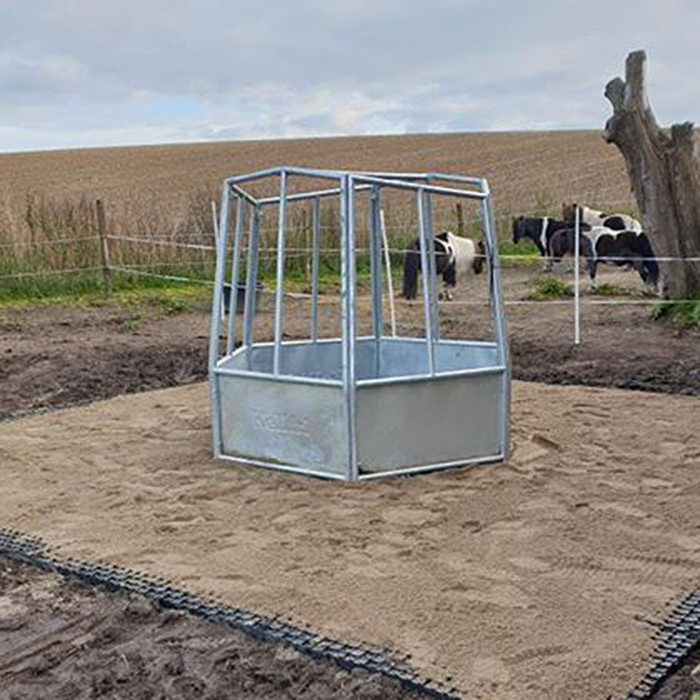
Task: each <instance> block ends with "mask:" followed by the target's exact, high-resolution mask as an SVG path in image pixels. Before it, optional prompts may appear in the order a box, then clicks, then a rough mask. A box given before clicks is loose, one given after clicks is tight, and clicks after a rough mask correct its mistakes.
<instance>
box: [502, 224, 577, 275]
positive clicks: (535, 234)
mask: <svg viewBox="0 0 700 700" xmlns="http://www.w3.org/2000/svg"><path fill="white" fill-rule="evenodd" d="M563 228H568V224H567V223H566V222H565V221H559V219H554V218H552V217H551V216H542V217H527V216H518V217H517V218H515V219H513V243H514V244H516V245H517V244H518V243H519V242H520V241H522V240H529V241H532V242H533V243H534V244H535V245H536V246H537V250H539V251H540V255H541V256H542V257H543V258H545V264H544V267H543V268H542V272H551V271H552V263H553V260H552V251H551V241H552V237H553V236H554V234H555V233H556V232H557V231H559V230H561V229H563ZM588 228H590V226H588V224H583V223H582V224H581V230H584V229H588Z"/></svg>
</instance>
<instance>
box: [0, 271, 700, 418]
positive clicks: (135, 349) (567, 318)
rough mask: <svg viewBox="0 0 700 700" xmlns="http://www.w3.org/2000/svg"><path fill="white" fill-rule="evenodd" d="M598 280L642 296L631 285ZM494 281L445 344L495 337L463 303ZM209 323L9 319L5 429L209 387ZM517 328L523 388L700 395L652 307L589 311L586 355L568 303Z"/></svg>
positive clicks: (333, 321) (513, 327) (0, 320)
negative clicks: (83, 406) (28, 419)
mask: <svg viewBox="0 0 700 700" xmlns="http://www.w3.org/2000/svg"><path fill="white" fill-rule="evenodd" d="M599 277H600V278H601V282H603V283H605V282H608V283H610V282H613V283H615V284H616V285H618V286H621V287H624V286H625V285H626V286H627V287H628V288H629V290H630V291H631V292H632V293H639V285H638V284H636V282H635V279H634V277H633V276H631V275H630V274H626V273H624V272H609V271H607V270H603V272H602V273H601V274H600V275H599ZM532 279H533V272H532V271H531V270H527V269H526V270H521V269H514V270H506V275H505V283H504V288H505V290H506V297H507V299H509V300H511V301H521V300H522V299H523V298H524V296H526V294H527V292H528V291H531V290H532ZM484 281H485V280H484V276H482V278H480V279H479V280H478V282H479V286H478V287H476V288H475V287H474V286H473V283H471V284H472V286H471V287H470V289H469V296H467V294H466V293H465V292H464V291H463V290H462V291H461V293H460V294H459V295H458V296H457V300H456V301H455V302H452V303H449V302H448V303H443V304H442V305H441V320H442V328H443V334H444V336H445V337H464V335H465V334H467V337H481V338H488V337H489V331H490V321H489V318H488V315H487V311H486V310H485V309H484V308H483V307H478V306H467V305H465V304H464V302H465V301H466V300H467V299H468V300H473V299H476V300H478V299H480V298H482V296H483V293H484ZM588 300H589V301H590V300H593V299H592V298H590V299H588ZM635 300H636V301H640V299H639V298H636V299H635ZM585 303H586V297H584V304H585ZM397 304H398V307H397V316H398V325H399V331H400V332H401V333H404V334H408V335H413V334H418V333H420V332H421V317H420V314H421V313H422V303H421V302H420V300H419V301H418V302H417V303H414V304H409V303H406V302H401V301H397ZM366 308H367V307H366V304H365V310H366ZM326 311H327V313H326V316H325V317H324V316H323V313H322V318H321V320H322V322H324V321H325V323H326V330H327V332H328V333H332V332H334V331H337V326H338V313H337V309H336V308H335V307H332V306H331V304H330V303H329V304H328V309H327V310H326ZM322 312H323V307H322ZM368 316H369V314H368V313H365V319H366V318H368ZM209 318H210V314H209V305H208V303H207V302H202V303H200V304H194V305H193V306H192V307H191V308H190V309H189V310H188V311H186V312H183V313H179V314H166V313H163V312H162V311H159V310H158V309H157V308H137V309H134V308H118V307H114V306H105V307H95V308H66V307H57V306H49V307H39V308H34V309H30V310H27V309H24V310H22V311H14V312H13V311H7V310H5V311H0V418H1V417H3V416H8V415H14V414H17V413H18V412H20V413H21V412H23V411H30V410H37V409H41V408H59V407H63V406H70V405H74V404H77V403H83V402H88V401H94V400H98V399H104V398H109V397H112V396H116V395H119V394H125V393H133V392H137V391H146V390H150V389H157V388H163V387H170V386H178V385H182V384H187V383H192V382H196V381H199V380H202V379H204V378H205V377H206V356H207V344H208V334H209ZM307 318H308V302H307V301H304V300H297V301H295V300H288V302H287V308H286V317H285V322H286V325H285V331H286V337H303V336H304V335H305V334H306V333H307V332H308V321H307ZM508 324H509V331H510V343H511V355H512V364H513V376H514V378H516V379H521V380H525V381H534V382H544V383H547V384H582V385H587V386H601V387H616V388H624V389H637V390H642V391H654V392H665V393H677V394H687V395H694V396H698V395H700V352H699V348H700V333H698V332H692V331H683V330H679V329H677V328H673V327H671V326H669V325H668V324H664V323H660V322H658V321H653V320H651V318H650V308H649V306H645V305H638V306H584V307H583V312H582V344H581V345H579V346H574V345H573V342H572V333H573V321H572V310H571V306H570V305H568V304H567V305H549V304H543V305H538V304H530V305H525V306H517V305H516V306H509V307H508ZM365 325H366V323H365ZM271 328H272V299H271V298H270V297H269V296H268V295H265V298H264V301H263V304H262V309H261V312H260V314H259V319H258V325H257V329H256V332H257V335H256V337H263V338H267V339H269V338H270V337H271Z"/></svg>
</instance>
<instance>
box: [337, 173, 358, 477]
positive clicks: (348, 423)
mask: <svg viewBox="0 0 700 700" xmlns="http://www.w3.org/2000/svg"><path fill="white" fill-rule="evenodd" d="M353 187H354V181H353V178H352V176H350V175H344V176H343V178H342V181H341V186H340V191H341V211H340V226H341V246H340V251H341V261H340V274H341V297H342V348H341V363H342V370H343V403H344V408H345V427H346V440H347V478H348V480H350V481H357V479H358V478H359V465H358V463H357V444H356V425H355V393H356V391H355V390H356V378H355V216H354V199H353Z"/></svg>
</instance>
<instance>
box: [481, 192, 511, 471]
mask: <svg viewBox="0 0 700 700" xmlns="http://www.w3.org/2000/svg"><path fill="white" fill-rule="evenodd" d="M482 190H483V191H484V193H485V194H486V195H487V196H486V198H485V199H484V200H482V205H481V206H482V218H483V224H484V233H485V234H486V242H487V248H488V250H487V254H488V258H489V260H488V262H489V271H490V283H491V285H490V286H491V305H492V311H493V323H494V332H495V336H496V337H495V340H496V347H497V352H498V355H499V357H498V359H499V362H500V363H501V365H502V366H503V367H504V368H505V370H504V373H503V406H502V410H501V411H500V415H499V417H498V419H499V432H500V437H501V449H502V452H503V459H504V461H506V462H507V461H508V460H509V459H510V403H511V367H510V352H509V349H508V329H507V326H506V317H505V305H504V303H503V297H502V294H501V267H500V262H499V259H498V243H497V241H496V233H495V231H496V228H495V217H494V213H493V201H492V199H491V192H490V190H489V187H488V183H487V182H486V181H485V180H484V181H483V184H482Z"/></svg>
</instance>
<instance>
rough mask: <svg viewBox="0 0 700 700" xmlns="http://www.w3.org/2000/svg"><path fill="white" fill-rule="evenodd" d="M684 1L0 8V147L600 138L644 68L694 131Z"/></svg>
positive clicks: (92, 1)
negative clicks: (636, 61)
mask: <svg viewBox="0 0 700 700" xmlns="http://www.w3.org/2000/svg"><path fill="white" fill-rule="evenodd" d="M698 37H700V2H699V1H698V0H663V2H659V1H658V0H576V1H573V0H529V1H528V0H480V1H479V2H477V1H476V0H287V1H285V0H257V2H256V1H254V0H247V1H246V2H242V1H241V0H196V1H195V0H192V1H191V0H167V1H166V0H138V1H137V0H111V1H106V0H0V152H10V151H27V150H43V149H56V148H74V147H84V146H114V145H131V144H149V143H179V142H193V141H210V140H217V141H220V140H237V139H259V138H280V137H285V138H286V137H309V136H337V135H350V134H403V133H427V132H465V131H509V130H539V129H574V128H575V129H579V128H586V129H600V128H602V127H603V125H604V123H605V120H606V119H607V117H608V116H609V114H610V107H609V105H608V103H607V101H606V100H605V99H604V97H603V94H602V93H603V88H604V86H605V83H606V82H607V81H608V80H609V79H610V78H612V77H614V76H616V75H622V74H623V71H624V59H625V57H626V55H627V53H628V52H629V51H632V50H636V49H639V48H644V49H646V51H647V54H648V57H649V70H648V76H649V93H650V99H651V102H652V105H653V107H654V111H655V113H656V115H657V118H658V119H659V121H660V123H669V122H671V121H685V120H693V121H695V120H698V119H700V40H698Z"/></svg>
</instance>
